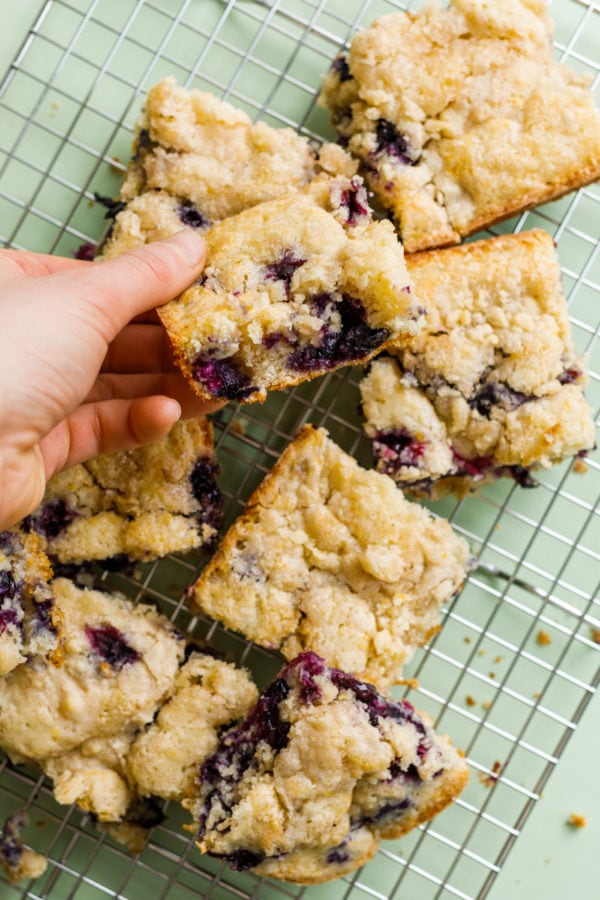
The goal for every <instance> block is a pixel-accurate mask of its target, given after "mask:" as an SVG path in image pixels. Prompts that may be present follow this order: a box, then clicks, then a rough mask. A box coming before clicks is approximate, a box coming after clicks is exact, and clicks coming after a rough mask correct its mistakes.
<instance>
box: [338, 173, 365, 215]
mask: <svg viewBox="0 0 600 900" xmlns="http://www.w3.org/2000/svg"><path fill="white" fill-rule="evenodd" d="M340 208H341V209H343V210H344V211H345V213H346V218H345V224H346V225H364V224H366V223H367V222H368V221H369V219H370V217H371V210H370V209H369V199H368V196H367V190H366V188H365V186H364V184H363V183H362V182H361V181H360V179H358V178H352V179H351V180H350V186H349V187H347V188H346V189H345V190H343V191H342V192H341V197H340Z"/></svg>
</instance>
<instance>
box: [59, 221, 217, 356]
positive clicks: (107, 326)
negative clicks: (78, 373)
mask: <svg viewBox="0 0 600 900" xmlns="http://www.w3.org/2000/svg"><path fill="white" fill-rule="evenodd" d="M205 256H206V244H205V242H204V239H203V238H202V237H201V236H200V235H199V234H197V233H196V232H195V231H192V230H191V229H185V230H182V231H178V232H177V233H176V234H174V235H172V236H171V237H169V238H166V239H165V240H162V241H155V242H153V243H151V244H146V245H144V246H143V247H138V248H136V249H135V250H130V251H129V252H127V253H124V254H122V255H121V256H117V257H115V258H114V259H110V260H106V262H103V261H102V260H100V261H99V262H97V263H94V264H93V265H89V266H86V267H85V269H80V268H77V269H75V270H66V271H62V272H57V273H55V274H54V275H52V276H50V277H51V278H52V279H53V280H54V283H55V286H56V287H58V288H59V289H60V293H61V294H62V295H63V296H64V297H65V298H68V297H69V295H71V296H72V292H73V291H74V292H75V294H76V296H79V298H80V299H82V300H84V301H86V302H87V305H88V306H89V307H90V311H91V312H92V313H93V316H94V322H95V325H96V327H97V328H98V329H99V330H101V332H102V334H103V337H104V338H105V340H106V341H107V342H108V343H110V341H112V340H113V338H114V337H115V336H116V335H117V334H118V333H119V332H120V331H121V329H122V328H123V327H124V326H125V325H126V324H127V323H128V322H130V321H131V319H133V318H134V317H135V316H138V315H140V314H141V313H144V312H147V311H149V310H151V309H154V308H155V307H157V306H161V305H162V304H163V303H166V302H167V301H169V300H172V299H173V298H174V297H176V296H177V295H178V294H180V293H182V291H184V290H185V289H186V288H187V287H189V286H190V284H191V283H192V282H193V281H194V280H195V279H196V278H197V277H198V275H199V274H200V272H201V271H202V268H203V266H204V260H205ZM69 288H72V289H73V291H71V294H70V292H69Z"/></svg>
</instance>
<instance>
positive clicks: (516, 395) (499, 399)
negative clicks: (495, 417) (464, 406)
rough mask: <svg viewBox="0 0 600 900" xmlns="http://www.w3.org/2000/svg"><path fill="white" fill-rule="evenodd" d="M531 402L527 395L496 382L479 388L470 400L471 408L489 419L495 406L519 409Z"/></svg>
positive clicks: (487, 383)
mask: <svg viewBox="0 0 600 900" xmlns="http://www.w3.org/2000/svg"><path fill="white" fill-rule="evenodd" d="M528 400H531V397H528V396H527V395H526V394H522V393H521V392H520V391H515V390H513V389H512V388H511V387H509V386H508V385H507V384H501V383H499V382H496V381H488V382H486V384H484V385H482V387H480V388H479V390H478V391H477V393H476V394H475V395H474V396H473V397H471V399H470V400H469V406H470V407H471V408H472V409H475V410H477V412H478V413H479V414H480V415H481V416H485V418H486V419H489V417H490V415H491V411H492V408H493V407H494V406H499V405H500V406H502V408H503V409H507V410H511V409H517V407H519V406H522V405H523V403H526V402H527V401H528Z"/></svg>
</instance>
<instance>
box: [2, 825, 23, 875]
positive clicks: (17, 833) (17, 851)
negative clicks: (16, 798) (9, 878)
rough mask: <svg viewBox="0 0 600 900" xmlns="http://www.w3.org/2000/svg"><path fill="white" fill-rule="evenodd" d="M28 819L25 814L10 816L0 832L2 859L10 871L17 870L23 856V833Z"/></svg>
mask: <svg viewBox="0 0 600 900" xmlns="http://www.w3.org/2000/svg"><path fill="white" fill-rule="evenodd" d="M25 824H26V817H25V814H24V813H23V812H16V813H13V814H12V816H9V817H8V818H7V819H6V821H5V823H4V826H3V828H2V831H0V859H2V860H4V863H5V864H6V865H7V866H8V868H9V869H17V868H18V866H19V863H20V862H21V856H22V855H23V841H22V840H21V831H22V830H23V828H24V827H25Z"/></svg>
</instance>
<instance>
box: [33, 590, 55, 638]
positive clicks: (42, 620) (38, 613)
mask: <svg viewBox="0 0 600 900" xmlns="http://www.w3.org/2000/svg"><path fill="white" fill-rule="evenodd" d="M53 609H54V601H53V599H52V598H51V597H49V598H48V599H47V600H41V601H40V602H38V603H34V605H33V617H32V629H31V630H32V633H33V635H34V636H35V635H37V634H40V633H41V632H42V631H47V632H50V633H51V634H56V633H57V628H56V626H55V625H54V622H53V621H52V610H53Z"/></svg>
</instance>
